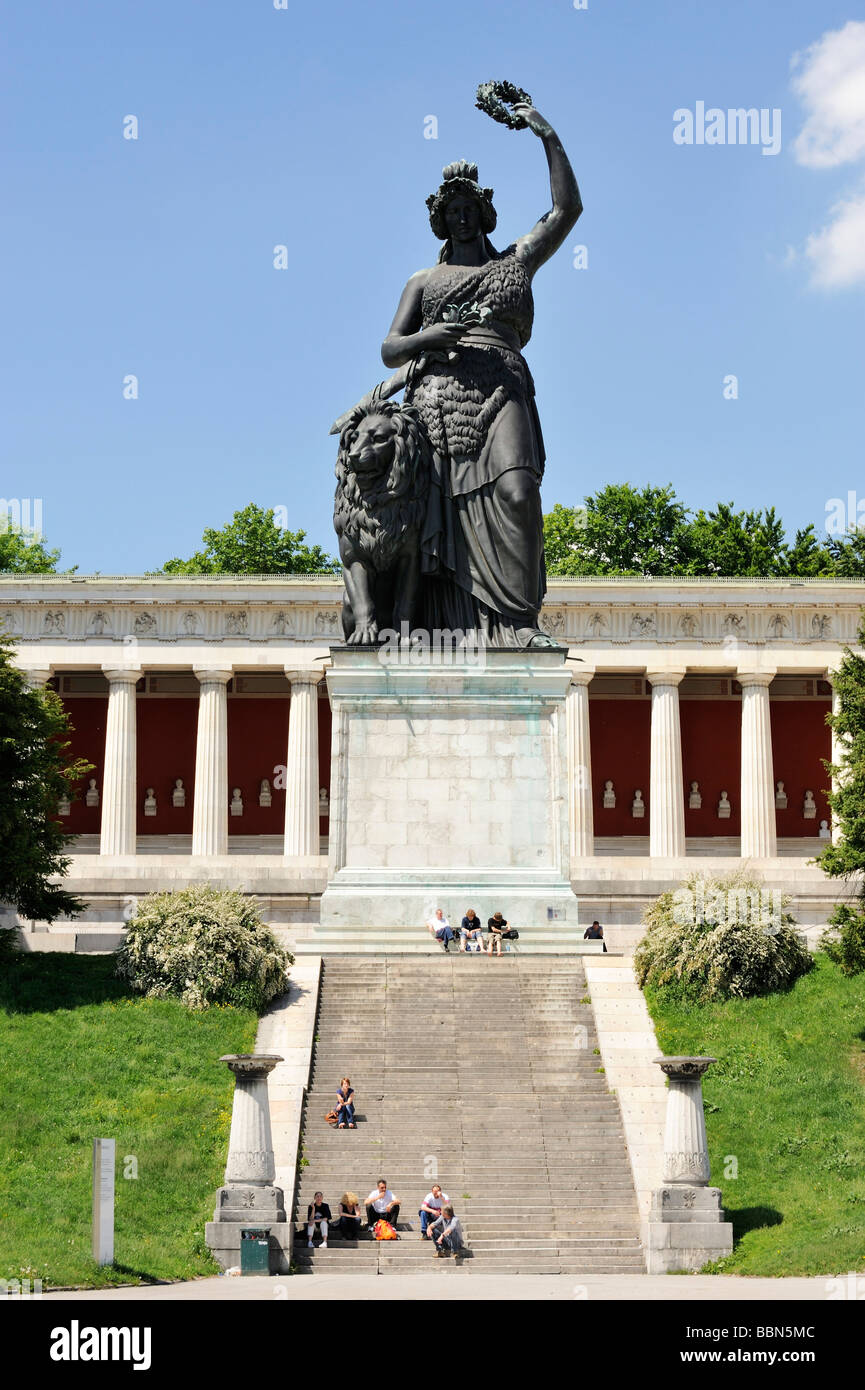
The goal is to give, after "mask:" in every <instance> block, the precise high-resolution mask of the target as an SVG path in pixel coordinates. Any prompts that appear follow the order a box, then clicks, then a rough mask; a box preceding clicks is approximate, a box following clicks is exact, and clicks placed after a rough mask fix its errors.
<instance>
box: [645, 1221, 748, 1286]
mask: <svg viewBox="0 0 865 1390" xmlns="http://www.w3.org/2000/svg"><path fill="white" fill-rule="evenodd" d="M644 1245H645V1248H646V1273H647V1274H669V1273H670V1272H671V1271H675V1270H689V1271H691V1272H693V1271H695V1270H698V1269H702V1267H703V1265H705V1264H708V1263H709V1261H710V1260H722V1259H723V1258H724V1256H725V1255H729V1254H731V1253H732V1250H733V1227H732V1224H731V1223H730V1222H729V1221H712V1222H702V1221H649V1222H647V1224H646V1227H645V1234H644Z"/></svg>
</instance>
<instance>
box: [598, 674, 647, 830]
mask: <svg viewBox="0 0 865 1390" xmlns="http://www.w3.org/2000/svg"><path fill="white" fill-rule="evenodd" d="M651 717H652V716H651V703H650V701H648V700H589V734H590V740H591V745H592V782H593V787H592V799H593V802H594V808H595V834H596V835H648V833H649V816H650V814H651V808H650V806H649V734H650V729H651ZM610 780H612V783H613V788H614V790H615V793H616V805H615V809H614V810H612V811H610V810H607V811H605V810H604V782H606V781H610ZM638 787H639V788H640V790H641V791H642V793H643V801H644V802H645V803H646V814H645V816H644V817H643V818H642V820H635V819H634V817H633V816H632V815H631V802H632V801H633V799H634V792H635V791H636V789H637V788H638Z"/></svg>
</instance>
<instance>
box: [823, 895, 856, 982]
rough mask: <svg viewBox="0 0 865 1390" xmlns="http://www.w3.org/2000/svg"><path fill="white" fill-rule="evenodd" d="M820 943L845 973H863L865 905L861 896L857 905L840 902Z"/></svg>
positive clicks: (833, 911) (834, 909)
mask: <svg viewBox="0 0 865 1390" xmlns="http://www.w3.org/2000/svg"><path fill="white" fill-rule="evenodd" d="M820 945H821V947H822V949H823V950H824V951H825V952H826V954H827V956H828V957H829V959H830V960H834V962H835V964H836V965H840V967H841V973H842V974H843V975H861V974H862V971H863V970H865V906H863V900H862V899H861V898H860V900H859V903H858V904H857V906H856V907H849V906H848V905H847V903H838V905H837V907H835V908H833V910H832V915H831V916H830V918H829V928H828V930H827V931H825V932H824V933H823V935H822V937H821V938H820Z"/></svg>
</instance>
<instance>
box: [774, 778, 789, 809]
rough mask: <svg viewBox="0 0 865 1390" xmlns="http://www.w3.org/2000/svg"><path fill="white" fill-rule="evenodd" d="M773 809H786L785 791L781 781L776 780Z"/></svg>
mask: <svg viewBox="0 0 865 1390" xmlns="http://www.w3.org/2000/svg"><path fill="white" fill-rule="evenodd" d="M775 809H776V810H777V811H786V809H787V793H786V792H785V790H784V783H783V782H778V783H777V784H776V786H775Z"/></svg>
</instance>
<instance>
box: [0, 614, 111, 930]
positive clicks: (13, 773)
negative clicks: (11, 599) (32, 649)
mask: <svg viewBox="0 0 865 1390" xmlns="http://www.w3.org/2000/svg"><path fill="white" fill-rule="evenodd" d="M12 650H13V649H12V644H11V642H10V640H9V638H8V637H3V636H0V789H2V792H0V846H2V850H0V902H6V903H10V904H11V905H12V906H13V907H14V908H16V909H17V911H18V912H19V913H20V914H21V916H22V917H28V918H32V919H34V920H36V921H41V922H53V921H54V919H55V918H56V917H60V916H61V915H66V916H73V915H74V914H75V913H77V912H80V911H81V908H82V904H81V903H80V902H79V901H78V899H77V898H75V897H73V895H72V894H71V893H68V892H67V891H66V890H65V889H64V888H62V887H61V886H60V885H59V884H56V883H51V882H50V879H51V878H52V877H56V876H57V875H62V874H64V873H65V872H66V869H67V868H68V865H69V859H68V857H67V856H65V855H64V853H63V851H64V849H65V848H66V846H67V845H68V844H69V841H70V839H71V836H70V835H69V834H68V833H67V832H66V830H65V828H64V826H63V824H62V822H61V821H59V820H58V819H57V803H58V801H60V800H61V798H63V797H69V798H70V799H71V796H72V793H73V784H74V783H75V782H78V781H79V780H80V779H81V778H82V777H84V776H85V775H86V774H87V773H88V772H89V771H90V767H91V764H89V763H87V762H84V761H83V760H82V759H80V758H79V759H71V758H70V757H69V737H68V736H69V733H70V732H71V730H70V725H69V716H68V715H67V713H66V711H65V710H64V708H63V705H62V702H61V700H60V697H59V695H57V694H55V692H54V691H53V690H30V689H29V688H28V686H27V683H26V681H25V679H24V677H23V675H22V674H21V672H20V671H19V670H17V669H16V667H15V666H13V664H12Z"/></svg>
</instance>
